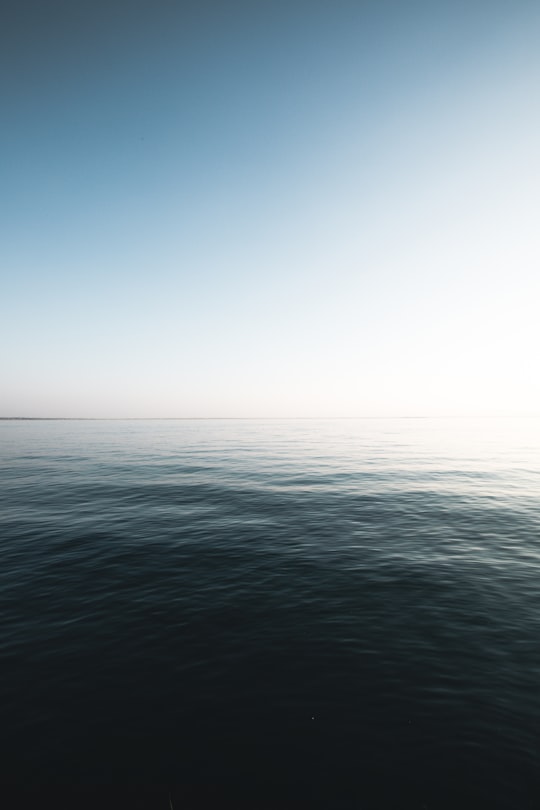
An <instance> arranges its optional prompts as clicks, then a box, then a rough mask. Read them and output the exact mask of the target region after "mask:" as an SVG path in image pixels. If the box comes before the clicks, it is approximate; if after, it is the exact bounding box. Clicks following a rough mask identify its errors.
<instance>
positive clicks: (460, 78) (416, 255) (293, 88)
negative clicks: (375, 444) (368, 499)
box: [0, 0, 540, 417]
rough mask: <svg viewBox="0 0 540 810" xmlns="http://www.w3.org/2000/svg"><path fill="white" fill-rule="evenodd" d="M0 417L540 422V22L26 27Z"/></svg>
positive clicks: (531, 17)
mask: <svg viewBox="0 0 540 810" xmlns="http://www.w3.org/2000/svg"><path fill="white" fill-rule="evenodd" d="M0 37H1V38H2V41H1V42H0V46H1V47H0V76H1V79H0V81H1V83H2V86H1V98H2V106H1V111H2V112H1V115H2V126H1V128H0V141H1V145H2V150H1V160H2V171H1V184H0V199H1V206H2V216H1V218H0V237H1V239H0V261H1V271H0V272H1V291H2V292H1V296H0V313H1V318H0V346H1V350H0V351H1V355H0V357H1V381H0V415H4V416H12V415H22V416H40V415H43V416H115V417H116V416H205V417H206V416H318V415H321V416H356V415H358V416H378V415H383V416H387V415H423V414H433V415H454V414H456V415H465V414H480V413H490V414H500V413H518V414H521V413H527V414H528V413H539V412H540V382H539V379H540V378H539V375H538V374H537V372H536V366H537V363H538V359H537V358H538V354H539V349H540V341H539V337H540V327H539V324H540V318H539V316H538V305H539V303H538V302H539V301H540V277H539V272H540V261H539V260H540V247H539V236H538V220H539V213H540V157H539V155H540V149H539V144H540V92H539V87H540V49H539V47H538V43H539V42H540V6H539V5H538V4H537V3H533V2H522V0H513V2H510V0H509V2H496V1H495V2H489V3H488V2H475V0H469V2H459V1H458V0H453V1H452V2H425V3H423V2H397V1H396V2H384V1H382V2H381V1H378V2H365V3H362V2H340V1H339V0H337V2H332V3H330V2H327V3H318V2H309V3H308V2H304V3H300V2H295V0H291V2H287V3H286V2H279V0H274V1H273V2H251V3H250V2H244V3H241V2H238V3H236V2H231V3H227V2H217V1H216V2H206V3H204V2H198V3H192V4H186V3H179V2H175V1H174V0H166V1H163V2H160V0H157V2H156V1H155V2H150V0H148V1H146V0H139V2H137V0H132V1H131V2H118V0H110V2H107V3H106V2H103V0H99V1H98V2H93V3H91V2H88V0H78V2H75V3H74V2H67V0H62V1H59V2H50V1H49V0H42V2H37V0H30V1H29V2H27V3H24V4H22V3H21V4H18V5H17V6H16V5H15V4H13V8H12V9H11V11H10V10H9V9H8V10H7V12H6V14H5V15H4V19H3V25H2V32H1V34H0Z"/></svg>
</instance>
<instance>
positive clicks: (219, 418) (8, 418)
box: [0, 413, 540, 422]
mask: <svg viewBox="0 0 540 810" xmlns="http://www.w3.org/2000/svg"><path fill="white" fill-rule="evenodd" d="M538 418H540V414H538V413H530V414H460V415H457V414H446V415H444V414H442V415H441V414H439V415H434V414H421V415H414V416H411V415H409V416H406V415H393V416H388V415H387V416H373V415H371V416H0V422H211V421H225V420H228V421H245V422H247V421H257V420H266V421H269V420H273V421H277V420H280V419H285V420H302V421H307V420H312V421H314V420H315V421H316V420H320V419H333V420H336V419H538Z"/></svg>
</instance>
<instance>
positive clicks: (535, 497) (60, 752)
mask: <svg viewBox="0 0 540 810" xmlns="http://www.w3.org/2000/svg"><path fill="white" fill-rule="evenodd" d="M0 463H1V469H0V538H1V552H2V554H1V567H0V600H1V610H2V613H1V615H2V624H1V632H0V650H1V669H0V694H1V701H0V735H1V740H2V745H1V751H0V784H1V785H2V786H4V787H6V788H7V786H10V785H11V786H14V787H15V788H17V789H18V786H19V787H20V790H21V791H22V792H21V795H23V794H24V791H29V790H35V796H40V795H41V796H42V797H43V796H50V795H53V794H54V791H55V790H58V791H60V786H61V788H62V790H68V789H69V790H71V791H72V795H74V796H77V795H78V796H79V799H77V801H76V803H74V804H73V805H72V806H73V808H74V810H78V809H79V808H80V807H82V806H85V807H86V806H87V805H85V804H84V795H86V796H87V797H88V796H90V795H91V796H94V797H96V796H97V795H98V793H99V791H100V790H101V791H102V794H101V799H100V800H99V801H98V800H97V799H96V801H95V802H94V799H93V800H92V801H93V802H94V804H93V805H92V806H95V807H101V806H105V803H104V799H103V797H105V796H107V795H108V796H109V797H111V796H113V795H114V797H115V798H114V803H113V802H112V800H111V806H115V807H117V808H119V810H121V808H122V807H124V806H125V807H130V808H135V807H139V806H141V807H142V806H145V807H155V808H156V810H160V809H161V810H169V808H170V806H173V808H174V810H189V808H192V809H194V810H197V808H199V807H205V808H206V807H215V808H222V807H229V806H230V807H242V808H244V807H246V808H247V807H250V808H254V809H255V810H256V808H263V807H264V808H276V809H277V808H280V810H281V808H285V807H287V808H289V807H291V808H304V807H305V808H310V807H317V808H323V807H324V808H326V807H328V808H368V810H371V808H386V807H390V808H394V807H395V808H404V807H406V808H409V807H414V808H418V810H424V808H427V810H437V808H445V810H446V809H447V808H453V809H454V808H463V807H471V808H512V809H513V810H521V809H522V808H538V807H540V533H539V529H540V419H534V418H530V419H521V420H517V419H485V420H465V419H454V420H450V419H449V420H444V419H342V420H182V421H174V420H170V421H151V420H149V421H128V420H126V421H1V422H0ZM135 787H136V791H135ZM92 790H93V791H94V793H92ZM77 791H79V792H78V793H77ZM85 791H86V793H85ZM96 791H98V793H96ZM108 791H109V792H108ZM129 791H131V793H130V792H129ZM24 795H26V794H24ZM169 795H170V800H169ZM122 796H124V797H125V798H126V801H125V802H124V803H122V801H121V797H122ZM81 797H82V798H81ZM119 797H120V799H119ZM128 797H129V801H128ZM10 806H13V807H14V806H16V805H15V804H11V805H10ZM18 806H22V805H21V804H19V805H18ZM39 806H42V805H41V804H40V803H39V802H37V803H36V804H34V807H36V808H37V807H39ZM43 806H44V805H43ZM88 806H90V805H88Z"/></svg>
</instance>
